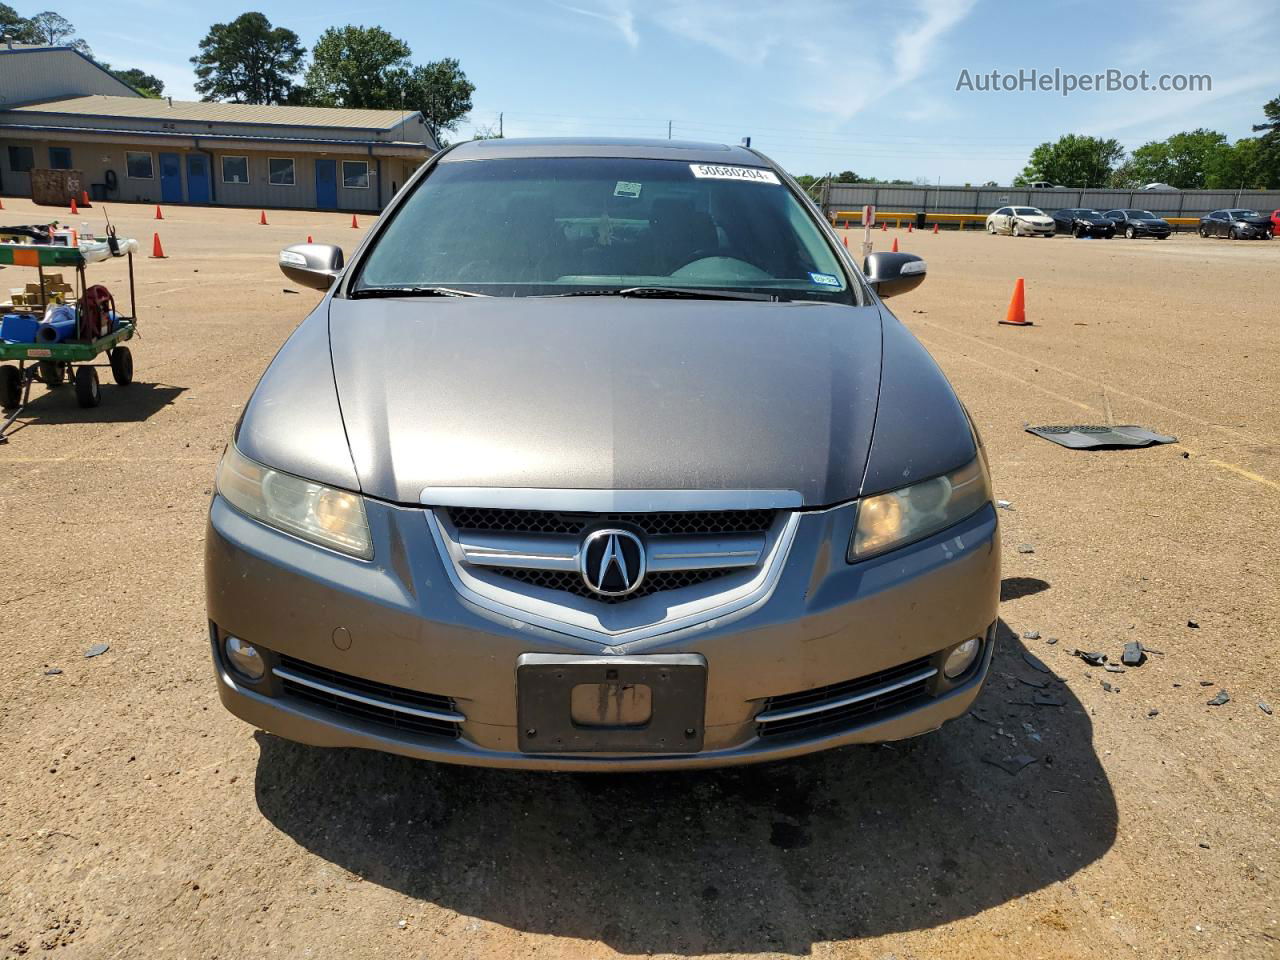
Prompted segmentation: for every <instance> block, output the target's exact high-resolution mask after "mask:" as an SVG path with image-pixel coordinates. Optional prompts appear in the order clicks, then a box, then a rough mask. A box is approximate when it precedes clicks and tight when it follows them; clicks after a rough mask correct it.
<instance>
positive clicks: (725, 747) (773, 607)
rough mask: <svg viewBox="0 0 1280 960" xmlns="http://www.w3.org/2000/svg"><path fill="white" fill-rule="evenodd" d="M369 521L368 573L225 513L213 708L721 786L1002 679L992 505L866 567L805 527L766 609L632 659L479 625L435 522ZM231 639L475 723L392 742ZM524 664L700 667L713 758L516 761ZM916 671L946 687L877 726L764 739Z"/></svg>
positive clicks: (830, 725)
mask: <svg viewBox="0 0 1280 960" xmlns="http://www.w3.org/2000/svg"><path fill="white" fill-rule="evenodd" d="M368 512H369V519H370V526H371V529H372V531H373V536H374V541H375V557H376V559H375V560H374V561H373V562H372V563H366V562H362V561H359V560H353V559H349V558H347V557H343V556H340V555H337V554H334V553H331V552H329V551H326V550H322V549H319V548H316V547H313V546H311V545H309V544H306V543H303V542H301V541H299V540H296V539H295V538H293V537H290V536H288V535H286V534H283V533H280V532H278V531H276V530H273V529H270V528H268V527H265V526H263V525H261V524H259V523H257V522H255V521H253V520H250V519H248V518H246V517H244V516H242V515H241V514H239V513H237V512H236V511H235V510H233V509H232V508H231V507H229V506H228V505H227V504H226V503H225V502H224V501H223V500H221V498H218V497H215V498H214V502H213V505H212V507H211V510H210V515H209V528H208V535H207V538H206V588H207V605H208V614H209V620H210V629H211V634H212V641H213V643H212V647H213V649H212V652H213V657H214V663H215V674H216V678H217V683H218V689H219V695H220V697H221V699H222V702H223V704H224V705H225V706H226V707H227V709H228V710H230V711H231V712H232V713H234V714H235V715H237V716H239V717H241V718H242V719H244V720H246V721H248V722H250V723H252V724H254V725H255V726H258V727H260V728H263V729H265V730H269V731H271V732H273V733H276V734H279V735H280V736H283V737H286V738H288V739H292V740H297V741H300V742H303V743H309V744H314V745H318V746H334V747H363V748H368V749H375V750H384V751H388V752H391V753H398V754H403V755H407V756H413V757H420V758H424V759H430V760H439V761H446V762H453V763H462V764H472V765H480V766H492V767H522V768H531V769H554V770H601V769H619V768H621V769H632V770H642V769H671V768H676V767H707V766H723V765H730V764H741V763H750V762H756V761H764V760H774V759H781V758H785V757H791V756H796V755H799V754H804V753H810V752H813V751H816V750H822V749H827V748H830V747H836V746H842V745H844V744H851V743H862V742H878V741H885V740H897V739H904V738H907V737H912V736H916V735H919V734H922V733H926V732H928V731H931V730H934V729H936V728H937V727H939V726H941V725H942V724H943V723H945V722H947V721H948V720H951V719H954V718H955V717H958V716H960V715H962V714H963V713H964V712H965V711H966V710H967V709H968V707H969V705H970V704H971V703H972V702H973V700H974V699H975V698H976V697H977V695H978V693H979V691H980V689H981V686H982V683H983V681H984V679H985V677H986V673H987V669H988V666H989V664H990V659H991V651H992V641H993V639H994V636H995V629H994V628H995V620H996V611H997V606H998V601H999V590H1000V566H999V531H998V526H997V521H996V516H995V511H994V510H993V509H992V508H991V506H990V505H988V506H986V507H984V508H983V509H982V510H981V511H979V512H978V513H977V514H975V515H974V516H972V517H970V518H969V519H967V520H965V521H962V522H961V523H960V524H957V525H956V526H954V527H952V528H950V529H948V530H946V531H944V532H943V533H941V534H938V535H935V536H934V537H931V538H929V539H926V540H923V541H921V542H919V543H917V544H913V545H911V546H908V547H904V548H902V549H900V550H897V551H894V552H892V553H889V554H887V555H885V556H882V557H878V558H873V559H871V560H867V561H862V562H860V563H857V564H853V565H850V564H847V563H846V562H845V560H844V549H845V545H846V544H847V543H848V537H849V532H850V529H851V526H852V522H853V513H854V511H853V510H852V509H848V508H838V509H835V510H827V511H819V512H814V513H806V514H804V515H802V516H801V518H800V522H799V525H798V527H797V531H796V537H795V541H794V543H793V545H792V548H791V553H790V555H789V556H788V558H787V561H786V565H785V567H784V569H783V572H782V575H781V577H780V578H779V580H778V583H777V585H776V587H775V588H774V590H773V592H772V593H771V594H770V595H769V596H768V597H767V598H766V599H765V600H764V601H763V602H762V603H760V604H757V605H756V606H754V607H753V608H751V609H748V610H743V611H741V612H740V613H738V614H735V615H734V616H732V617H729V618H726V619H727V620H728V621H729V622H717V621H715V620H710V621H707V622H704V623H701V624H698V625H695V626H691V627H686V628H684V629H682V630H679V631H676V632H672V633H665V634H660V635H658V636H652V637H648V638H647V639H644V640H637V641H634V642H632V643H629V644H626V645H625V646H623V647H619V646H612V647H611V646H606V645H604V644H601V643H597V642H593V641H590V640H585V639H580V638H577V637H572V636H568V635H566V634H563V633H558V632H555V631H554V630H550V629H546V628H543V627H540V626H535V625H532V624H528V623H522V622H519V621H516V620H513V619H512V618H511V617H509V616H502V615H499V614H496V613H493V612H491V611H487V610H483V609H481V608H479V607H476V606H473V605H472V604H470V603H469V602H468V601H466V600H464V599H463V598H462V597H461V596H460V595H459V594H458V593H457V592H456V591H455V589H454V588H453V586H452V584H451V582H450V580H449V577H448V576H447V573H446V570H445V568H444V563H443V561H442V559H441V557H440V554H439V552H438V550H437V548H436V546H435V544H434V543H433V541H432V539H431V537H430V535H429V534H428V531H427V526H426V520H425V516H424V512H423V510H421V509H414V508H407V507H396V506H391V505H387V504H381V503H376V502H370V503H369V504H368ZM228 633H231V634H234V635H236V636H238V637H241V638H242V639H244V640H246V641H247V642H249V643H251V644H254V645H255V646H257V647H258V648H259V649H261V650H263V651H264V655H265V656H266V658H267V661H268V665H269V667H271V666H275V667H278V668H279V667H280V665H281V664H284V665H285V666H284V667H283V668H281V669H283V673H284V674H285V675H287V676H293V677H295V678H297V677H298V676H300V675H301V676H303V677H304V679H305V678H306V677H310V678H311V681H310V682H312V683H313V684H314V683H315V679H316V678H317V677H318V678H320V679H321V680H322V681H323V682H322V683H321V684H320V686H322V687H323V686H325V685H326V684H328V683H329V682H330V681H332V682H333V683H334V684H335V685H336V686H337V687H339V688H343V687H345V688H346V689H348V690H351V689H355V690H358V691H363V692H364V694H363V695H364V699H365V700H366V701H369V702H372V703H373V704H375V705H376V704H378V703H381V702H383V701H384V698H386V697H388V696H395V697H400V698H401V699H402V700H403V699H404V698H409V700H408V701H407V702H411V703H414V704H418V705H422V704H425V705H426V706H427V707H428V708H430V709H427V710H425V711H424V710H419V712H420V713H431V714H439V715H441V716H448V715H449V713H450V708H451V707H452V710H453V711H454V712H456V715H457V716H458V717H460V718H461V719H459V720H458V722H456V723H454V724H439V723H438V722H437V721H435V720H423V721H421V722H417V721H418V719H420V718H411V719H414V721H415V722H410V723H399V722H394V720H393V721H392V722H388V720H387V714H386V713H385V711H381V712H380V710H379V709H377V708H376V706H375V709H370V710H361V709H348V708H349V707H350V706H351V704H350V703H349V702H347V701H341V707H342V708H341V709H339V708H338V707H337V706H335V704H339V701H338V700H335V699H333V698H329V702H328V703H326V699H325V698H326V696H327V694H326V695H323V696H321V695H313V694H316V689H315V688H314V687H308V688H305V689H304V688H302V687H299V686H298V685H297V683H296V682H294V681H290V682H288V683H286V682H284V681H282V679H281V676H280V675H277V674H275V673H272V672H271V671H270V670H269V671H268V674H267V676H266V677H264V678H263V680H261V681H259V682H256V683H252V682H248V681H246V680H244V679H243V678H241V677H239V676H238V675H237V674H235V673H234V672H233V671H232V670H231V669H230V668H229V666H228V665H227V663H226V662H225V661H224V659H223V657H222V656H221V654H220V638H221V637H223V636H225V635H226V634H228ZM975 636H976V637H982V638H983V639H984V643H983V648H982V652H981V655H980V657H979V659H978V662H977V664H976V665H975V666H974V667H973V668H972V669H971V670H970V671H969V672H968V673H967V674H966V675H964V676H963V677H961V678H959V680H958V681H956V682H954V683H953V682H951V681H947V680H946V679H945V678H944V677H943V676H942V674H941V672H940V667H941V662H942V657H943V656H944V655H945V652H946V651H947V650H949V649H950V648H951V647H953V646H954V645H955V644H957V643H960V642H962V641H963V640H965V639H967V638H969V637H975ZM527 654H543V655H546V654H550V655H559V656H562V657H563V656H569V657H582V658H584V660H585V659H588V658H596V659H599V658H602V657H604V658H607V657H610V656H621V655H625V656H626V657H628V658H636V659H638V660H641V661H643V659H644V658H645V657H651V658H654V659H655V661H656V660H660V659H661V658H668V659H670V658H673V657H674V656H677V655H696V656H697V657H698V658H701V659H702V660H704V661H705V663H706V682H705V708H704V712H703V720H704V725H703V727H702V729H701V731H700V733H701V741H702V742H701V748H700V749H699V750H698V751H697V752H692V753H665V754H661V755H658V754H654V753H611V754H601V753H574V754H570V753H556V752H547V753H533V752H528V751H527V749H523V750H522V749H521V738H520V736H519V734H520V732H521V731H520V727H519V725H518V719H519V704H518V697H517V682H516V670H517V663H518V661H520V659H521V657H522V655H527ZM922 667H923V668H926V669H924V670H921V668H922ZM299 669H301V670H303V671H304V672H303V674H299V673H298V672H297V671H298V670H299ZM908 669H910V670H915V671H917V673H916V674H914V676H917V677H918V676H921V675H923V674H924V673H926V672H929V671H930V669H932V673H931V675H930V677H929V679H928V680H926V681H920V682H919V683H918V684H917V685H916V686H915V687H912V688H910V689H909V690H903V691H902V692H903V694H906V693H910V694H911V696H910V697H904V696H898V697H894V696H889V695H885V696H884V697H882V698H880V699H876V700H874V701H872V700H867V701H864V703H865V704H866V705H867V706H868V708H867V709H862V708H861V706H859V708H858V709H853V710H850V709H848V708H846V710H845V711H844V712H843V713H840V714H834V713H833V714H830V715H820V716H829V717H830V718H834V719H828V720H825V721H822V722H817V723H814V724H812V725H806V724H805V723H800V724H796V725H788V726H787V730H786V732H785V733H784V734H782V735H770V733H766V732H765V731H766V727H765V726H764V725H763V724H761V723H759V722H758V721H757V718H758V717H759V716H760V715H761V713H762V712H763V711H764V710H766V709H767V708H768V706H769V704H770V703H775V704H776V703H781V702H784V701H786V700H787V698H788V697H795V696H797V695H800V696H801V697H802V698H803V696H805V695H808V694H812V695H814V696H817V695H818V694H820V693H821V691H822V690H823V689H824V688H826V687H828V686H832V687H833V690H834V691H835V692H834V693H833V694H832V696H833V697H834V696H836V695H837V693H839V691H841V690H843V691H845V693H846V694H847V692H848V690H850V689H854V690H859V689H863V688H862V687H859V686H858V685H857V683H856V682H855V681H859V680H860V679H862V680H866V681H867V683H869V684H874V683H880V682H881V681H880V680H877V679H876V678H883V683H882V687H883V689H886V690H887V689H889V687H890V686H891V684H890V683H889V680H890V679H892V678H893V677H896V676H899V675H902V671H906V670H908ZM895 671H898V673H895ZM850 683H853V684H854V685H853V687H850V686H849V684H850ZM834 685H838V686H834ZM864 686H866V685H865V684H864ZM897 686H898V687H899V688H901V687H902V682H899V683H898V684H897ZM877 689H880V688H877ZM388 691H390V694H389V693H388ZM426 691H431V693H432V694H434V695H437V699H438V702H437V700H432V699H430V698H429V695H427V694H426V693H425V692H426ZM417 692H422V693H421V694H419V693H417ZM299 694H307V695H305V696H304V695H299ZM858 696H862V694H858ZM866 696H869V694H867V695H866ZM877 696H879V695H878V694H877ZM771 698H773V699H772V700H771ZM844 699H846V700H848V699H849V697H848V696H847V695H846V696H845V697H844ZM833 702H834V701H833ZM880 705H882V706H880ZM871 707H876V709H871ZM775 713H776V710H775ZM839 718H845V719H839ZM433 724H436V725H435V726H433ZM780 726H781V725H780ZM774 729H775V730H776V729H777V728H774ZM525 746H526V748H527V744H526V745H525Z"/></svg>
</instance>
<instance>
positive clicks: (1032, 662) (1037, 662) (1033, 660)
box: [1022, 650, 1053, 673]
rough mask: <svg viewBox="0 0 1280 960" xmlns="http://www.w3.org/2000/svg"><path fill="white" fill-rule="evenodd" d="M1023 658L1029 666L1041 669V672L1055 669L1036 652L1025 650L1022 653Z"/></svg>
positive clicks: (1050, 671) (1049, 671)
mask: <svg viewBox="0 0 1280 960" xmlns="http://www.w3.org/2000/svg"><path fill="white" fill-rule="evenodd" d="M1022 659H1023V660H1025V661H1026V662H1027V664H1028V665H1029V666H1031V667H1033V668H1034V669H1036V670H1039V671H1040V672H1041V673H1053V671H1052V670H1050V669H1049V668H1048V666H1046V665H1045V662H1044V661H1043V660H1041V659H1040V658H1039V657H1037V656H1036V655H1035V654H1034V653H1029V652H1027V651H1025V650H1024V651H1023V653H1022Z"/></svg>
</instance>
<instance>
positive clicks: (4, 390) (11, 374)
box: [0, 364, 22, 410]
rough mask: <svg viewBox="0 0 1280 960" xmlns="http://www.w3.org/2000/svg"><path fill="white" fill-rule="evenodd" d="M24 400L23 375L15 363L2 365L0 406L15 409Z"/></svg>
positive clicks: (0, 369)
mask: <svg viewBox="0 0 1280 960" xmlns="http://www.w3.org/2000/svg"><path fill="white" fill-rule="evenodd" d="M21 402H22V375H21V374H20V373H18V368H17V367H15V366H13V364H5V365H4V366H3V367H0V407H4V409H6V410H13V409H14V408H16V407H17V406H18V404H20V403H21Z"/></svg>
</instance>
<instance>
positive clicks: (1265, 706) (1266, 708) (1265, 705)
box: [1258, 700, 1271, 717]
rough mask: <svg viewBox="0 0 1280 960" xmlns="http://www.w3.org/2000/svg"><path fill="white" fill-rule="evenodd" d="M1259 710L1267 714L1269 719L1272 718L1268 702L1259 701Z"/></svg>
mask: <svg viewBox="0 0 1280 960" xmlns="http://www.w3.org/2000/svg"><path fill="white" fill-rule="evenodd" d="M1258 709H1259V710H1261V711H1262V712H1263V713H1265V714H1266V715H1267V716H1268V717H1269V716H1271V704H1269V703H1267V701H1265V700H1259V701H1258Z"/></svg>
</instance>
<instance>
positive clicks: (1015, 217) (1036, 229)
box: [987, 207, 1053, 237]
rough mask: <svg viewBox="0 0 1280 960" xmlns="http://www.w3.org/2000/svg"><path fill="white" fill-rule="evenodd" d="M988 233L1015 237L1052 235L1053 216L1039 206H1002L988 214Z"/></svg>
mask: <svg viewBox="0 0 1280 960" xmlns="http://www.w3.org/2000/svg"><path fill="white" fill-rule="evenodd" d="M987 233H990V234H992V235H995V234H997V233H1007V234H1010V235H1011V236H1015V237H1052V236H1053V217H1051V216H1049V215H1048V214H1047V213H1045V212H1044V211H1043V210H1041V209H1040V208H1039V207H1001V208H1000V209H999V210H996V211H995V212H994V213H990V214H988V215H987Z"/></svg>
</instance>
